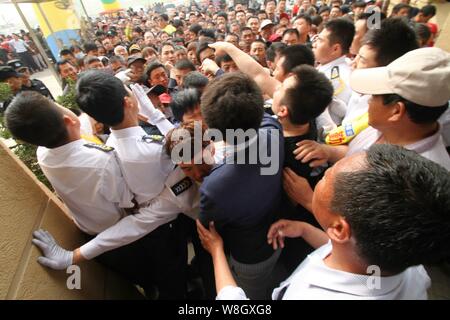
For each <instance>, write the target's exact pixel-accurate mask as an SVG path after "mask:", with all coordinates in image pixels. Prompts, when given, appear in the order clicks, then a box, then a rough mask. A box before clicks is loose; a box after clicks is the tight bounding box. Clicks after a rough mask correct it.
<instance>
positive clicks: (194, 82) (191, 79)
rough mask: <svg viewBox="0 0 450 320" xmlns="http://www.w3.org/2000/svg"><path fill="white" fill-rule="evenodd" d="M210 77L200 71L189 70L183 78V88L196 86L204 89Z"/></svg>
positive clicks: (200, 89) (201, 89)
mask: <svg viewBox="0 0 450 320" xmlns="http://www.w3.org/2000/svg"><path fill="white" fill-rule="evenodd" d="M208 82H209V79H208V78H207V77H206V76H204V75H203V74H201V73H200V72H198V71H192V72H189V73H188V74H187V75H186V76H185V77H184V79H183V88H185V89H186V88H196V89H197V90H199V91H201V92H202V91H203V90H204V89H205V87H206V86H207V85H208Z"/></svg>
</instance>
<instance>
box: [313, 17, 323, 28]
mask: <svg viewBox="0 0 450 320" xmlns="http://www.w3.org/2000/svg"><path fill="white" fill-rule="evenodd" d="M322 22H323V18H322V17H321V16H319V15H317V16H313V17H312V18H311V24H313V25H315V26H316V27H318V26H320V24H321V23H322Z"/></svg>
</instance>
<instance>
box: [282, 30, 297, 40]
mask: <svg viewBox="0 0 450 320" xmlns="http://www.w3.org/2000/svg"><path fill="white" fill-rule="evenodd" d="M290 33H293V34H295V35H296V36H297V38H300V32H298V30H297V29H295V28H290V29H286V30H284V32H283V36H282V38H284V36H285V35H287V34H290Z"/></svg>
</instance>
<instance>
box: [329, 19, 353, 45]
mask: <svg viewBox="0 0 450 320" xmlns="http://www.w3.org/2000/svg"><path fill="white" fill-rule="evenodd" d="M325 29H327V30H328V31H329V32H330V35H329V41H330V44H336V43H338V44H340V46H341V49H342V53H343V54H347V53H348V51H349V49H350V46H351V45H352V42H353V37H354V36H355V26H354V25H353V23H352V22H350V21H349V20H348V19H346V18H337V19H333V20H330V21H328V22H327V23H326V24H325Z"/></svg>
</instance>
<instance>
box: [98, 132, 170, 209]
mask: <svg viewBox="0 0 450 320" xmlns="http://www.w3.org/2000/svg"><path fill="white" fill-rule="evenodd" d="M107 145H108V146H111V147H113V148H114V149H116V151H117V155H118V156H119V160H120V163H121V166H122V171H123V175H124V177H125V180H126V181H127V183H128V185H129V187H130V189H131V191H132V192H133V193H134V194H135V197H136V201H137V202H138V203H139V204H141V203H144V202H147V201H149V200H151V199H153V198H154V197H156V196H157V195H158V194H160V193H161V191H162V190H163V189H164V182H165V181H166V179H167V176H168V175H169V173H170V172H171V171H172V170H173V168H174V165H173V163H172V161H171V160H170V158H169V156H167V155H166V154H165V152H164V149H163V144H162V142H158V141H155V140H153V139H151V138H150V137H149V136H148V135H147V133H146V132H145V131H144V129H142V128H141V127H138V126H136V127H132V128H126V129H122V130H111V135H110V137H109V139H108V141H107Z"/></svg>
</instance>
